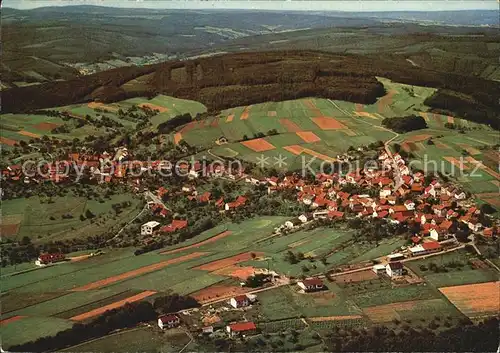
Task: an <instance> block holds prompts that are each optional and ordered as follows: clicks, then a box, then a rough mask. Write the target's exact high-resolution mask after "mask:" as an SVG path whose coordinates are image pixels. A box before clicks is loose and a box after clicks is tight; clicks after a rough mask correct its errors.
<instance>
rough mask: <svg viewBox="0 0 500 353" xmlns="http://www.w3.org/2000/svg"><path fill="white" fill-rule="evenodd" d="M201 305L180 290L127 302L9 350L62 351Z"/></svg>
mask: <svg viewBox="0 0 500 353" xmlns="http://www.w3.org/2000/svg"><path fill="white" fill-rule="evenodd" d="M198 306H200V304H199V303H198V302H197V301H196V300H195V299H194V298H192V297H190V296H181V295H178V294H173V295H167V296H164V297H158V298H156V299H155V301H154V303H153V304H151V303H150V302H148V301H140V302H135V303H127V304H125V305H124V306H123V307H121V308H117V309H112V310H108V311H106V312H105V313H104V314H102V315H99V316H98V317H96V318H95V319H93V320H91V321H89V322H88V323H75V324H74V325H73V327H72V328H70V329H67V330H64V331H60V332H58V333H57V334H56V335H53V336H47V337H41V338H38V339H36V340H35V341H30V342H27V343H23V344H19V345H14V346H11V347H10V348H9V350H10V351H12V352H45V351H58V350H62V349H64V348H67V347H71V346H74V345H77V344H80V343H82V342H85V341H88V340H91V339H96V338H99V337H103V336H106V335H107V334H109V333H111V332H113V331H115V330H119V329H125V328H131V327H135V326H137V325H138V324H140V323H144V322H149V321H153V320H156V319H157V317H158V313H160V314H163V313H171V312H177V311H180V310H184V309H189V308H195V307H198Z"/></svg>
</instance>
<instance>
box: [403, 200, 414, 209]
mask: <svg viewBox="0 0 500 353" xmlns="http://www.w3.org/2000/svg"><path fill="white" fill-rule="evenodd" d="M404 204H405V207H406V209H407V210H408V211H413V210H414V209H415V202H413V201H412V200H406V201H405V203H404Z"/></svg>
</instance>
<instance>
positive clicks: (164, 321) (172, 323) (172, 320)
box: [158, 315, 181, 330]
mask: <svg viewBox="0 0 500 353" xmlns="http://www.w3.org/2000/svg"><path fill="white" fill-rule="evenodd" d="M180 323H181V320H180V319H179V317H178V316H177V315H164V316H160V317H159V318H158V327H159V328H161V329H162V330H163V329H166V328H172V327H176V326H179V325H180Z"/></svg>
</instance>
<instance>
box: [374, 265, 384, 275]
mask: <svg viewBox="0 0 500 353" xmlns="http://www.w3.org/2000/svg"><path fill="white" fill-rule="evenodd" d="M372 271H373V272H375V273H376V274H377V275H378V274H380V273H384V272H385V265H382V264H377V265H373V267H372Z"/></svg>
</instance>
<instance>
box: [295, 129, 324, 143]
mask: <svg viewBox="0 0 500 353" xmlns="http://www.w3.org/2000/svg"><path fill="white" fill-rule="evenodd" d="M296 134H297V136H299V137H300V138H301V139H302V140H304V142H306V143H313V142H319V141H321V139H320V138H319V137H318V136H317V135H316V134H315V133H314V132H312V131H297V132H296Z"/></svg>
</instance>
